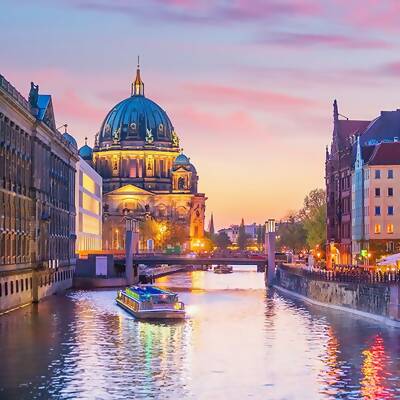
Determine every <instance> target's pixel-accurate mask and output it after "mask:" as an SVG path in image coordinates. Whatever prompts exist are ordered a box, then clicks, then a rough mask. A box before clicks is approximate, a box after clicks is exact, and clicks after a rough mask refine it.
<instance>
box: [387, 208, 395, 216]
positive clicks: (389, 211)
mask: <svg viewBox="0 0 400 400" xmlns="http://www.w3.org/2000/svg"><path fill="white" fill-rule="evenodd" d="M393 209H394V207H393V206H388V211H387V213H388V215H393V214H394V212H393Z"/></svg>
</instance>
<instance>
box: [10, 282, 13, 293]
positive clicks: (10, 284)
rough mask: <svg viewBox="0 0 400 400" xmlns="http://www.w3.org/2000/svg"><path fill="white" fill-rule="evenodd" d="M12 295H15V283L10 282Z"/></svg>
mask: <svg viewBox="0 0 400 400" xmlns="http://www.w3.org/2000/svg"><path fill="white" fill-rule="evenodd" d="M10 293H11V294H14V281H11V282H10Z"/></svg>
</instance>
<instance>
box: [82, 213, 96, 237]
mask: <svg viewBox="0 0 400 400" xmlns="http://www.w3.org/2000/svg"><path fill="white" fill-rule="evenodd" d="M81 231H82V232H85V233H92V234H94V235H99V234H100V221H99V220H98V219H96V218H94V217H91V216H90V215H87V214H82V229H81Z"/></svg>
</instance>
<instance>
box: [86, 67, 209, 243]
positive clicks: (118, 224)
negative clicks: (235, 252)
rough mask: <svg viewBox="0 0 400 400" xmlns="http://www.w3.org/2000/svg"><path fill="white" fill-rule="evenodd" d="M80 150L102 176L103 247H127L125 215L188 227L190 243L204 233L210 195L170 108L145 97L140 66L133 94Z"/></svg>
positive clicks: (112, 113)
mask: <svg viewBox="0 0 400 400" xmlns="http://www.w3.org/2000/svg"><path fill="white" fill-rule="evenodd" d="M80 155H81V157H82V158H83V159H85V160H86V161H87V162H89V163H91V164H92V165H93V166H94V168H95V169H96V171H97V172H98V173H99V174H100V175H101V176H102V178H103V205H104V216H103V219H104V222H103V248H104V249H105V250H122V249H123V248H124V238H125V220H126V219H127V218H135V219H139V220H146V219H152V220H155V221H157V222H162V221H168V222H171V223H174V224H177V225H180V226H181V227H183V228H184V229H185V230H186V239H185V242H186V243H187V244H189V243H191V244H192V246H193V245H195V243H196V241H198V240H199V239H201V238H202V237H203V236H204V213H205V201H206V197H205V195H204V194H202V193H198V191H197V182H198V175H197V171H196V168H195V167H194V165H193V164H192V163H191V162H190V159H189V158H188V157H186V156H185V155H184V154H183V153H181V152H180V148H179V138H178V135H177V133H176V131H175V129H174V127H173V125H172V123H171V121H170V119H169V117H168V115H167V114H166V112H165V111H164V110H163V109H162V108H161V107H160V106H159V105H158V104H156V103H155V102H154V101H152V100H150V99H149V98H147V97H145V95H144V84H143V82H142V79H141V77H140V68H139V65H138V68H137V73H136V78H135V81H134V82H133V83H132V87H131V96H130V97H128V98H126V99H125V100H122V101H121V102H120V103H118V104H117V105H116V106H114V107H113V108H112V109H111V110H110V112H109V113H108V114H107V116H106V118H105V119H104V122H103V123H102V125H101V128H100V131H99V133H98V134H97V135H96V138H95V146H94V148H93V150H92V149H90V147H89V146H87V145H86V146H84V147H82V148H81V149H80Z"/></svg>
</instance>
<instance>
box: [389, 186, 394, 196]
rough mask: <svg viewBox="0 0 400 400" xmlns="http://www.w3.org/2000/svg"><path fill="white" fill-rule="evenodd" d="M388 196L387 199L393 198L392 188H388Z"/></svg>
mask: <svg viewBox="0 0 400 400" xmlns="http://www.w3.org/2000/svg"><path fill="white" fill-rule="evenodd" d="M388 196H389V197H392V196H393V188H388Z"/></svg>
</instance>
